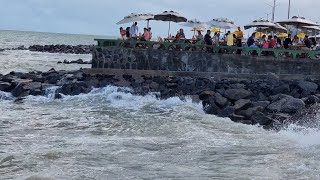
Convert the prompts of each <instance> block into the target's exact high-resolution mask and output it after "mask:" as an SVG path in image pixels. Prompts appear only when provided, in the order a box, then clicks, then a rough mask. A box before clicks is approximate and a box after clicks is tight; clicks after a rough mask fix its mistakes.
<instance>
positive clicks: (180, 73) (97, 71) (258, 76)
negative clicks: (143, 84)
mask: <svg viewBox="0 0 320 180" xmlns="http://www.w3.org/2000/svg"><path fill="white" fill-rule="evenodd" d="M84 72H85V73H87V74H90V75H97V74H103V75H116V76H122V75H132V76H143V75H144V76H176V77H203V78H214V79H218V80H220V79H249V80H257V79H267V78H273V77H271V76H272V75H270V74H231V73H217V72H185V71H161V70H134V69H102V68H97V69H85V70H84ZM274 76H275V77H278V78H279V79H280V80H305V79H317V80H319V79H320V75H297V74H281V75H274Z"/></svg>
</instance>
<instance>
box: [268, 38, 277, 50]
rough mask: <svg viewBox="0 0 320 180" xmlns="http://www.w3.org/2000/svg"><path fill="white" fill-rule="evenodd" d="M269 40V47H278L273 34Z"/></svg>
mask: <svg viewBox="0 0 320 180" xmlns="http://www.w3.org/2000/svg"><path fill="white" fill-rule="evenodd" d="M268 40H269V48H276V44H277V42H276V40H275V39H274V38H272V36H268Z"/></svg>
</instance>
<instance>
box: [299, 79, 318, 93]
mask: <svg viewBox="0 0 320 180" xmlns="http://www.w3.org/2000/svg"><path fill="white" fill-rule="evenodd" d="M298 87H299V88H301V89H302V96H308V95H311V94H313V93H315V92H316V91H317V89H318V85H317V84H316V83H314V82H308V81H299V82H298Z"/></svg>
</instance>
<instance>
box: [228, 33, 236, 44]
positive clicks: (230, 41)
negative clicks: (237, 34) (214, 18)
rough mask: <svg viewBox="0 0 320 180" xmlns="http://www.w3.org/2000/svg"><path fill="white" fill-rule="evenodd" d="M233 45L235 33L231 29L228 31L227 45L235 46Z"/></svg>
mask: <svg viewBox="0 0 320 180" xmlns="http://www.w3.org/2000/svg"><path fill="white" fill-rule="evenodd" d="M233 45H234V40H233V34H232V33H231V32H230V31H228V35H227V46H233Z"/></svg>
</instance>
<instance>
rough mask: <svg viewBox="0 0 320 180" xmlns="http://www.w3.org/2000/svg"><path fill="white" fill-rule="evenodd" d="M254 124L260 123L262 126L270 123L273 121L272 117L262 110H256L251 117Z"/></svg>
mask: <svg viewBox="0 0 320 180" xmlns="http://www.w3.org/2000/svg"><path fill="white" fill-rule="evenodd" d="M251 120H252V122H253V124H260V125H262V126H265V125H269V124H271V123H272V119H271V118H269V117H267V116H266V115H265V114H263V113H262V112H259V111H256V112H254V114H253V115H252V117H251Z"/></svg>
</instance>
